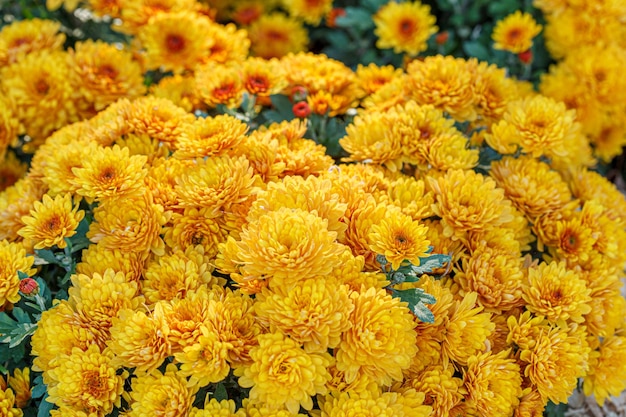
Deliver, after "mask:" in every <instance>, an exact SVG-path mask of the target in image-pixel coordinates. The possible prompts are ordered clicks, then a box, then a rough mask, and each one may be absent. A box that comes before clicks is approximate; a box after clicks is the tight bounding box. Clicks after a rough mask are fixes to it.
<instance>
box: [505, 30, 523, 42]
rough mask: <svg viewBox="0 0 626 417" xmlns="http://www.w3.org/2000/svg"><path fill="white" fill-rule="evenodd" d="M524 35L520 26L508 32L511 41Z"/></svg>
mask: <svg viewBox="0 0 626 417" xmlns="http://www.w3.org/2000/svg"><path fill="white" fill-rule="evenodd" d="M521 36H522V31H521V30H520V29H518V28H515V29H511V30H510V31H509V33H507V38H508V40H509V42H515V41H516V40H518V39H519V38H520V37H521Z"/></svg>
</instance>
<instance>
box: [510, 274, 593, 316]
mask: <svg viewBox="0 0 626 417" xmlns="http://www.w3.org/2000/svg"><path fill="white" fill-rule="evenodd" d="M527 279H528V282H527V283H526V284H525V285H524V286H523V290H524V293H523V295H522V297H523V298H524V300H525V301H526V303H527V305H526V308H527V309H528V310H529V311H531V312H533V313H535V314H537V315H541V316H545V317H546V319H548V320H549V321H550V322H552V323H564V322H566V321H568V320H571V321H573V322H576V323H582V322H583V321H584V320H585V319H584V317H583V316H584V315H585V314H587V313H589V312H590V311H591V306H590V305H589V302H590V301H591V297H589V293H590V290H589V288H587V285H585V281H583V280H582V279H581V277H580V276H579V275H578V274H577V273H576V272H575V271H574V270H571V269H569V268H567V266H566V265H565V263H564V262H560V263H557V262H550V263H549V264H547V263H542V264H540V265H539V266H538V267H536V268H529V269H528V278H527Z"/></svg>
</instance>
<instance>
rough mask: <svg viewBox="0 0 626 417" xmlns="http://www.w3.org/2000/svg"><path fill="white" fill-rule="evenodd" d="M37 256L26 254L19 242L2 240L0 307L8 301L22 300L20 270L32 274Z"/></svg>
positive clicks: (0, 253)
mask: <svg viewBox="0 0 626 417" xmlns="http://www.w3.org/2000/svg"><path fill="white" fill-rule="evenodd" d="M34 261H35V258H34V257H32V256H26V250H25V249H24V247H23V246H22V245H20V244H18V243H10V242H8V241H6V240H0V307H3V306H4V305H5V304H6V303H13V304H15V303H17V302H18V301H19V300H20V295H19V289H20V277H19V275H18V273H19V272H23V273H24V274H26V275H28V276H31V275H33V274H34V273H35V269H31V267H32V265H33V262H34Z"/></svg>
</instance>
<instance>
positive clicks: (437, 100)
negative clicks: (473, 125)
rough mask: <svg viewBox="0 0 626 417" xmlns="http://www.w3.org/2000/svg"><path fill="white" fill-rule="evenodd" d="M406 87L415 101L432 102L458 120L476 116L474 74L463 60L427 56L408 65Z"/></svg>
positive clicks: (421, 102) (450, 57)
mask: <svg viewBox="0 0 626 417" xmlns="http://www.w3.org/2000/svg"><path fill="white" fill-rule="evenodd" d="M406 71H407V74H408V75H409V77H408V79H407V83H408V91H409V93H410V96H411V97H412V98H413V99H414V100H415V101H417V103H418V104H422V105H423V104H432V105H433V106H435V107H436V108H438V109H440V110H442V111H444V112H446V113H448V114H450V116H452V117H453V118H454V119H456V120H458V121H467V120H470V121H471V120H474V119H475V118H476V108H475V101H476V95H475V94H474V87H473V85H474V83H473V80H472V78H473V74H472V72H471V71H469V70H468V64H467V62H466V61H464V60H462V59H460V58H454V57H452V56H445V57H444V56H442V55H436V56H429V57H426V58H425V59H424V60H423V61H421V60H415V61H412V62H411V63H410V64H409V66H408V67H407V70H406Z"/></svg>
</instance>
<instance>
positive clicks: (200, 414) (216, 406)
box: [189, 396, 289, 417]
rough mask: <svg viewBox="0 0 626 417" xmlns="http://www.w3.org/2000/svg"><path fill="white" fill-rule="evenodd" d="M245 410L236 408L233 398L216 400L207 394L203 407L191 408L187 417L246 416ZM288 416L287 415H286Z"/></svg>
mask: <svg viewBox="0 0 626 417" xmlns="http://www.w3.org/2000/svg"><path fill="white" fill-rule="evenodd" d="M246 416H247V414H246V411H245V410H244V409H243V408H240V409H239V410H236V406H235V402H234V401H233V400H222V401H217V400H216V399H215V398H211V399H210V400H209V397H208V396H207V398H206V400H205V401H204V408H203V409H202V410H200V409H198V408H195V407H194V408H192V409H191V412H190V413H189V417H246ZM287 417H289V416H287Z"/></svg>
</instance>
